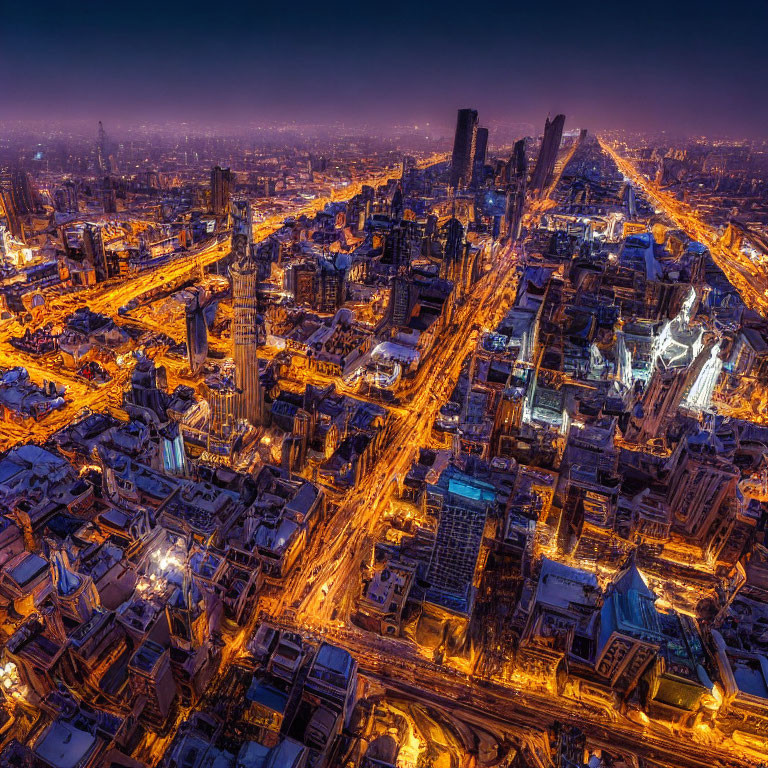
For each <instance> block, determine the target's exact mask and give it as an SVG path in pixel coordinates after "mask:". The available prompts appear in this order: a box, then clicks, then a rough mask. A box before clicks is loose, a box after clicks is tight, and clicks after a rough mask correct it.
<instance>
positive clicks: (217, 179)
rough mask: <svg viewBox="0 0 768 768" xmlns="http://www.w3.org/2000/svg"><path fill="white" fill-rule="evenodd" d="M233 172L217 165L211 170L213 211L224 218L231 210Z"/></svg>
mask: <svg viewBox="0 0 768 768" xmlns="http://www.w3.org/2000/svg"><path fill="white" fill-rule="evenodd" d="M231 183H232V171H230V170H229V168H221V167H220V166H218V165H216V166H214V167H213V168H211V211H212V212H213V213H215V214H217V215H218V216H223V215H224V214H225V213H226V212H227V210H228V208H229V195H230V189H231Z"/></svg>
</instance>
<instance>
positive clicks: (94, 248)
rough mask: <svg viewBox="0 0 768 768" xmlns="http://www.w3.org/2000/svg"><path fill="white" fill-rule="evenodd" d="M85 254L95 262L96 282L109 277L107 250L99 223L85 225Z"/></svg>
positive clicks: (90, 260)
mask: <svg viewBox="0 0 768 768" xmlns="http://www.w3.org/2000/svg"><path fill="white" fill-rule="evenodd" d="M83 255H84V256H85V258H86V259H87V260H88V261H89V262H90V263H91V264H93V268H94V270H95V271H96V282H98V283H102V282H104V281H105V280H106V279H108V278H109V276H110V275H109V265H108V264H107V252H106V249H105V247H104V238H103V236H102V230H101V227H100V226H99V225H98V224H86V225H85V227H83Z"/></svg>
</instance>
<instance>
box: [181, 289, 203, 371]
mask: <svg viewBox="0 0 768 768" xmlns="http://www.w3.org/2000/svg"><path fill="white" fill-rule="evenodd" d="M204 299H205V294H204V291H203V290H196V291H194V292H193V295H192V297H191V298H190V299H189V300H188V301H187V304H186V306H185V308H184V314H185V319H186V325H187V360H188V361H189V370H190V371H191V372H192V373H198V372H199V371H200V369H201V368H202V367H203V363H204V362H205V358H206V357H207V356H208V325H207V323H206V319H205V301H204Z"/></svg>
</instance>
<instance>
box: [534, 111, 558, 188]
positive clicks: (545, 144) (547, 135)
mask: <svg viewBox="0 0 768 768" xmlns="http://www.w3.org/2000/svg"><path fill="white" fill-rule="evenodd" d="M564 127H565V115H557V117H555V119H554V120H552V121H550V119H549V118H547V120H546V122H545V123H544V137H543V138H542V140H541V149H540V150H539V157H538V159H537V160H536V167H535V168H534V169H533V176H531V189H532V190H533V192H534V193H540V192H541V191H542V190H544V189H545V188H546V186H547V184H548V182H549V179H550V177H551V176H552V172H553V171H554V170H555V163H556V162H557V151H558V149H560V142H561V141H562V138H563V128H564Z"/></svg>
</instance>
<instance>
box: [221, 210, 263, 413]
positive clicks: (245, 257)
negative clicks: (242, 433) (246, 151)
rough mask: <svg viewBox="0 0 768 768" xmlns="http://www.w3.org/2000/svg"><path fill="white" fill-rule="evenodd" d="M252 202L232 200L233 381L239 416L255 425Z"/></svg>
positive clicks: (255, 266)
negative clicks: (238, 394) (235, 386)
mask: <svg viewBox="0 0 768 768" xmlns="http://www.w3.org/2000/svg"><path fill="white" fill-rule="evenodd" d="M252 240H253V227H252V225H251V206H250V203H249V202H248V201H247V200H233V201H232V266H231V267H230V268H229V274H230V276H231V277H232V309H233V318H232V325H233V334H232V335H233V339H234V343H235V384H236V385H237V389H238V390H239V391H240V402H239V407H238V416H240V417H241V418H244V419H248V421H250V422H251V424H253V425H254V426H258V425H259V424H261V409H262V403H261V383H260V382H259V357H258V354H257V353H258V348H259V328H258V323H259V314H258V284H259V271H258V264H257V262H256V259H255V257H254V255H253V249H252V247H251V246H252Z"/></svg>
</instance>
